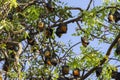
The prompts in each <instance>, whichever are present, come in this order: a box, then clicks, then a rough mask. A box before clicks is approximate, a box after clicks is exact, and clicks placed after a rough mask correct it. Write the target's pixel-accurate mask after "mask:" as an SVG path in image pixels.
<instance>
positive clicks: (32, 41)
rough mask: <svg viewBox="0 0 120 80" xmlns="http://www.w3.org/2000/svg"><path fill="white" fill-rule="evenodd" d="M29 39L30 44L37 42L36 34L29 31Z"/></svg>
mask: <svg viewBox="0 0 120 80" xmlns="http://www.w3.org/2000/svg"><path fill="white" fill-rule="evenodd" d="M27 41H28V44H30V45H34V44H35V39H34V35H33V34H31V33H29V36H28V37H27Z"/></svg>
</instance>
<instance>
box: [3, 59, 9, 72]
mask: <svg viewBox="0 0 120 80" xmlns="http://www.w3.org/2000/svg"><path fill="white" fill-rule="evenodd" d="M9 68H10V63H9V61H8V59H5V63H4V64H3V70H4V71H6V72H8V71H9Z"/></svg>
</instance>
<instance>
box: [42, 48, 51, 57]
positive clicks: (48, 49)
mask: <svg viewBox="0 0 120 80" xmlns="http://www.w3.org/2000/svg"><path fill="white" fill-rule="evenodd" d="M44 56H45V57H46V58H50V57H51V52H50V48H49V47H47V49H46V50H45V51H44Z"/></svg>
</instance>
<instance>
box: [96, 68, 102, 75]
mask: <svg viewBox="0 0 120 80" xmlns="http://www.w3.org/2000/svg"><path fill="white" fill-rule="evenodd" d="M101 73H102V67H98V68H97V69H96V76H97V77H99V76H100V74H101Z"/></svg>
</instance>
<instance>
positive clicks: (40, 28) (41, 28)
mask: <svg viewBox="0 0 120 80" xmlns="http://www.w3.org/2000/svg"><path fill="white" fill-rule="evenodd" d="M38 29H39V31H40V32H42V31H43V29H44V23H43V22H41V21H39V22H38Z"/></svg>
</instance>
